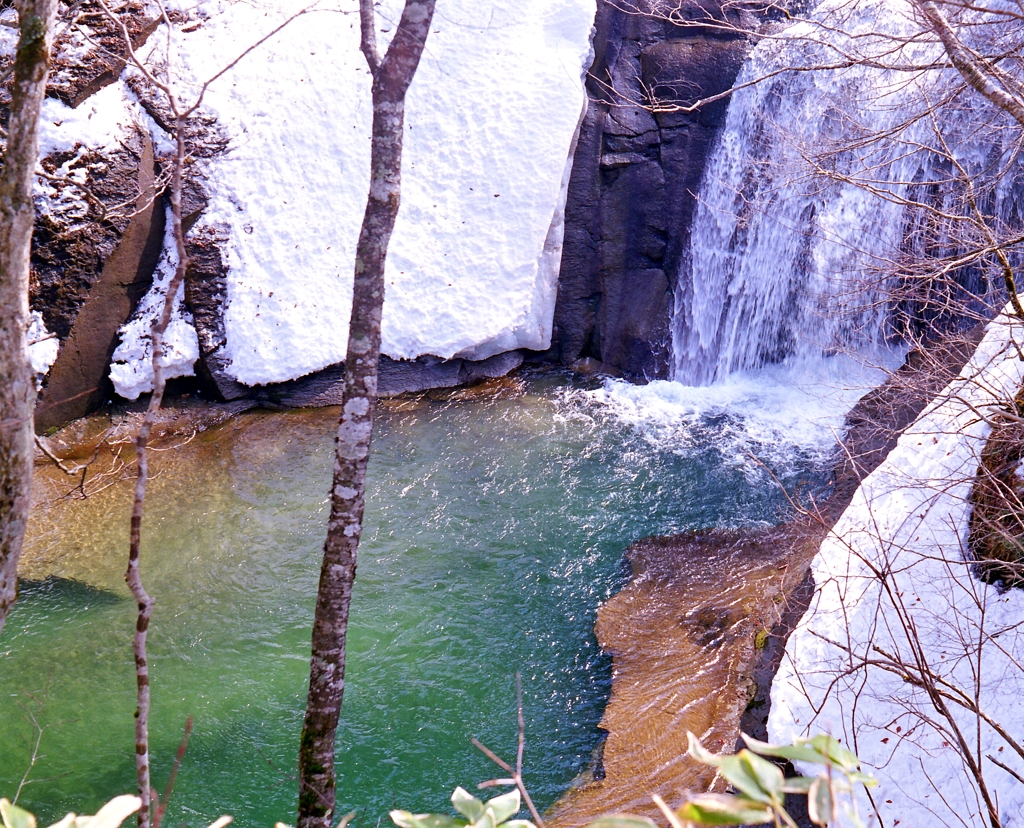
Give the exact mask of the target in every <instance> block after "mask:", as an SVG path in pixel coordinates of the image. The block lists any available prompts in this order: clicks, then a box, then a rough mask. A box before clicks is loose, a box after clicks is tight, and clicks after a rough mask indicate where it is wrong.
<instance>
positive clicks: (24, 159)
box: [0, 0, 57, 633]
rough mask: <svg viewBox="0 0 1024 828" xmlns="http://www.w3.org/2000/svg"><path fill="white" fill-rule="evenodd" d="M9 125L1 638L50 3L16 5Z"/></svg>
mask: <svg viewBox="0 0 1024 828" xmlns="http://www.w3.org/2000/svg"><path fill="white" fill-rule="evenodd" d="M17 8H18V15H19V19H20V26H21V37H20V39H19V41H18V52H17V56H16V58H15V64H14V86H13V89H12V95H11V118H10V122H9V124H8V127H7V148H6V150H5V152H4V160H3V171H2V172H0V633H2V632H3V628H4V622H5V621H6V620H7V613H8V612H9V611H10V608H11V605H12V604H13V603H14V599H15V595H16V593H17V578H18V559H19V558H20V557H21V544H22V540H23V539H24V537H25V523H26V521H27V520H28V506H29V490H30V486H31V482H32V460H33V444H32V433H33V426H32V409H33V407H34V405H35V399H36V388H35V382H34V378H33V374H32V364H31V362H30V361H29V356H28V343H27V341H26V334H27V333H28V322H29V319H28V278H29V252H30V246H31V243H32V224H33V221H34V220H35V210H34V208H33V204H32V187H33V184H34V182H35V167H36V160H37V157H38V155H39V114H40V109H41V107H42V104H43V97H44V95H45V94H46V78H47V74H48V73H49V63H50V46H51V40H52V33H53V18H54V14H55V12H56V9H57V2H56V0H22V2H20V3H18V4H17Z"/></svg>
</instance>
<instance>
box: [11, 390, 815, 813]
mask: <svg viewBox="0 0 1024 828" xmlns="http://www.w3.org/2000/svg"><path fill="white" fill-rule="evenodd" d="M566 382H567V380H566V379H565V378H564V377H557V376H556V377H552V376H546V377H538V378H533V379H531V380H529V381H528V382H527V386H526V388H525V393H521V394H518V395H513V396H512V397H510V398H504V399H501V398H491V399H466V400H458V399H455V400H452V399H449V400H438V401H431V400H424V401H422V402H421V403H419V404H417V405H415V406H413V407H412V410H406V411H396V410H390V411H388V410H384V411H383V412H382V414H381V416H380V419H379V422H378V431H377V435H376V437H375V442H374V454H373V459H372V463H371V466H370V493H369V505H368V509H367V521H366V523H367V526H368V527H369V532H368V534H367V535H366V536H365V540H364V544H363V548H362V550H361V552H360V555H361V559H360V566H359V573H358V579H357V585H356V590H355V595H354V598H353V605H352V620H351V626H350V637H349V662H348V678H349V683H348V688H347V691H346V694H345V701H344V709H343V712H342V722H341V728H340V733H339V743H338V749H339V754H338V768H339V772H340V779H339V797H338V798H339V803H340V809H341V812H342V813H343V812H344V811H346V810H349V809H357V810H358V811H359V814H360V816H359V821H358V824H359V825H360V826H376V825H378V824H386V823H387V817H386V816H385V815H386V812H387V810H388V809H390V808H393V807H396V806H399V807H403V808H407V809H411V810H428V809H429V810H441V809H444V808H445V807H446V801H447V797H448V796H449V794H450V792H451V790H452V789H453V788H454V787H455V786H456V785H458V784H461V785H464V786H466V787H470V786H472V785H474V784H475V783H476V782H478V781H482V780H485V779H488V778H491V777H493V776H494V775H495V774H496V768H495V767H494V766H493V765H491V764H490V763H489V762H488V760H487V759H485V758H484V757H483V756H482V755H480V754H479V753H478V752H477V751H476V750H475V749H474V748H473V747H472V746H471V745H470V742H469V740H470V738H471V737H472V736H477V737H479V738H480V739H481V740H482V741H483V742H484V743H486V744H487V745H489V746H490V747H491V748H493V749H494V750H495V751H497V752H498V753H499V754H504V755H506V756H511V755H513V753H514V744H515V674H516V673H517V672H520V673H522V676H523V689H524V710H525V716H526V728H527V751H526V768H527V781H528V784H529V785H530V787H531V789H532V791H533V793H534V795H535V799H536V800H537V801H538V803H539V805H540V806H541V807H545V806H547V805H549V804H550V803H552V802H553V801H554V800H555V799H556V798H557V797H558V796H559V794H560V793H561V792H563V791H564V790H565V789H566V788H567V786H569V785H570V784H571V782H572V780H573V779H574V778H575V777H576V776H577V775H578V774H580V773H581V772H583V771H585V769H586V768H587V767H588V764H589V763H590V762H591V758H592V754H593V751H594V749H595V747H596V746H597V745H598V743H599V737H600V731H599V729H598V727H597V725H598V722H599V719H600V716H601V711H602V707H603V705H604V703H605V701H606V699H607V695H608V691H609V686H610V662H609V660H608V658H607V657H605V656H604V655H602V653H601V652H600V651H599V649H598V647H597V645H596V642H595V639H594V636H593V622H594V616H595V610H596V608H597V606H598V605H599V604H600V602H601V601H602V600H604V599H605V598H607V597H608V596H609V595H610V594H611V593H612V592H613V591H615V590H616V589H617V588H619V587H620V586H621V584H622V583H623V581H624V578H625V577H626V575H627V573H626V572H625V571H624V569H623V565H622V552H623V549H624V548H625V547H626V546H627V545H628V544H629V543H630V542H632V541H634V540H637V539H638V538H641V537H643V536H645V535H650V534H654V533H665V532H672V531H678V530H681V529H685V528H688V527H694V526H707V525H715V524H729V525H736V524H739V523H752V522H757V521H761V520H769V519H772V518H774V517H776V516H777V514H778V513H779V511H780V509H781V508H782V507H783V503H784V501H783V498H782V497H781V495H780V494H779V493H778V491H777V489H775V487H774V486H772V485H771V484H770V483H769V482H768V481H767V480H766V479H764V478H763V477H762V478H756V475H755V476H754V478H752V477H751V474H750V472H749V469H747V470H744V469H743V468H742V464H737V463H736V462H733V460H734V458H732V459H729V456H727V455H730V452H733V453H734V451H733V449H723V448H721V447H718V446H716V445H715V444H714V441H713V440H712V438H711V436H709V435H713V434H714V432H715V429H714V428H712V427H709V428H708V429H707V433H706V434H704V433H703V432H700V429H697V431H695V432H694V434H695V435H696V436H693V438H692V440H691V445H690V446H689V448H688V449H687V450H686V451H685V452H680V451H672V450H667V449H666V448H665V447H663V446H660V445H659V443H658V441H657V440H653V439H651V437H650V434H649V433H647V432H644V430H643V429H642V428H640V427H639V426H636V427H634V426H630V425H628V424H625V423H623V422H622V421H621V420H620V419H616V418H615V417H613V416H612V415H611V414H610V413H608V411H606V410H605V409H604V408H602V407H601V406H600V405H598V404H597V403H596V402H595V401H594V400H593V399H592V398H590V397H587V396H586V395H585V394H583V393H582V392H580V391H579V390H576V391H573V390H571V389H568V388H567V385H566ZM334 417H335V412H334V411H312V412H291V413H269V412H257V413H251V414H246V415H242V416H241V417H239V418H236V419H235V420H233V421H232V422H231V423H229V424H227V425H226V426H222V427H220V428H217V429H213V430H210V431H207V432H205V433H202V434H200V435H199V436H197V437H196V438H195V439H194V440H193V441H192V442H190V443H189V444H188V445H186V446H184V447H182V448H180V449H177V450H172V451H168V452H165V453H163V454H161V455H160V456H159V457H158V458H157V459H156V461H155V465H156V472H157V473H158V477H157V479H156V480H155V481H154V483H153V486H152V495H151V499H150V504H149V512H148V514H147V518H146V524H145V538H144V564H143V566H144V573H145V579H146V582H147V586H148V588H149V590H150V592H151V593H152V594H153V595H154V596H155V597H156V599H157V605H156V610H155V614H154V618H153V624H152V628H151V629H152V632H151V635H150V646H151V669H152V677H153V678H152V680H153V714H152V731H153V735H152V755H153V767H154V780H155V783H156V784H157V785H158V786H162V785H163V784H164V781H165V780H166V777H167V773H168V770H169V767H170V760H171V758H172V756H173V753H174V750H175V748H176V746H177V743H178V740H179V738H180V736H181V732H182V727H183V725H184V722H185V719H186V717H187V716H188V715H190V714H191V715H193V716H194V718H195V732H194V734H193V736H192V741H191V745H190V746H189V750H188V755H187V758H186V760H185V764H184V767H183V768H182V772H181V776H180V778H179V781H178V785H177V788H176V790H175V794H174V798H173V801H172V804H171V807H170V814H169V820H170V821H169V822H168V823H167V824H168V826H171V825H175V826H176V825H179V824H187V825H190V826H200V825H205V824H207V822H209V821H211V820H212V819H214V818H216V817H217V816H218V815H220V814H222V813H227V814H233V815H234V816H235V818H236V820H237V823H238V824H243V825H253V826H267V828H269V826H271V825H272V824H273V823H274V821H275V820H284V821H286V822H289V821H292V820H293V812H294V802H295V798H296V793H295V792H296V782H295V777H294V764H295V757H296V752H297V751H296V746H297V742H298V735H299V730H300V726H301V721H302V710H303V703H304V700H305V682H306V677H307V659H308V652H309V627H310V621H311V617H312V608H313V600H314V592H315V587H316V579H317V574H318V566H319V556H320V546H321V543H322V538H323V533H324V525H325V520H326V508H327V507H326V502H325V501H326V496H325V495H326V491H327V488H328V482H329V474H330V465H331V452H332V446H331V437H332V433H333V421H334ZM809 466H810V463H809V462H808V463H804V464H800V463H796V464H795V465H794V466H793V468H791V469H789V470H788V472H787V474H788V475H789V478H788V479H794V480H795V479H796V477H799V476H801V475H803V474H805V473H806V472H807V471H808V469H809ZM755 478H756V479H755ZM40 485H46V486H50V487H51V488H52V492H50V491H49V490H47V491H48V492H49V494H48V495H47V499H48V500H49V503H48V505H47V506H46V508H45V511H44V512H43V513H41V514H40V515H39V516H38V517H37V518H36V519H35V522H34V524H33V526H32V528H31V538H30V542H29V544H28V549H27V551H26V556H25V567H24V571H25V574H26V575H27V576H28V578H29V580H27V581H26V582H25V583H24V584H23V590H22V595H21V599H20V601H19V603H18V604H17V606H16V608H15V610H14V612H13V613H12V615H11V617H10V619H9V620H8V623H7V627H6V629H5V631H4V635H3V639H2V640H0V795H7V796H11V795H12V794H13V792H14V790H15V789H16V788H17V786H18V783H19V781H20V780H21V778H22V775H23V773H24V772H25V770H26V768H27V767H28V764H29V757H30V752H31V743H32V742H33V740H34V738H35V731H34V729H33V726H32V725H31V723H30V722H29V720H28V717H27V714H30V713H31V714H33V715H35V714H37V715H38V719H39V722H40V724H41V725H45V726H46V729H45V731H44V732H43V737H42V742H41V750H40V753H41V757H40V758H39V759H38V761H37V762H36V764H35V766H34V767H33V768H32V772H31V783H30V784H29V785H27V786H26V787H25V788H24V790H23V792H22V794H21V804H23V805H24V806H26V807H28V808H30V809H32V810H34V811H36V812H37V813H38V814H39V815H40V817H41V818H42V819H45V820H52V819H57V818H59V817H60V816H62V815H63V814H64V813H65V812H66V811H68V810H72V809H73V810H76V811H79V812H89V813H91V812H92V810H93V809H95V808H96V807H98V806H99V805H100V804H101V803H102V802H103V801H105V800H106V799H107V798H109V797H111V796H113V795H115V794H117V793H123V792H131V791H132V790H133V787H134V766H133V756H132V745H133V731H132V727H133V725H132V711H133V710H134V675H133V671H132V661H131V652H130V634H131V630H132V626H133V622H134V612H133V605H132V601H131V600H130V597H129V595H128V592H127V589H126V587H125V585H124V582H123V579H122V573H123V570H124V562H125V549H126V546H127V517H128V514H127V510H128V501H127V497H128V495H127V489H126V487H124V486H120V487H113V488H111V489H108V490H106V491H104V492H101V493H99V494H97V495H95V496H93V497H91V498H89V499H88V500H85V501H81V500H72V499H70V498H65V499H63V500H59V499H54V497H55V496H56V495H59V494H61V491H66V490H67V489H69V488H70V484H66V483H63V484H61V483H60V481H58V482H57V483H51V482H48V481H41V482H40ZM61 485H63V490H61V488H60V486H61ZM382 820H383V821H382ZM44 824H45V823H44ZM387 824H389V823H387Z"/></svg>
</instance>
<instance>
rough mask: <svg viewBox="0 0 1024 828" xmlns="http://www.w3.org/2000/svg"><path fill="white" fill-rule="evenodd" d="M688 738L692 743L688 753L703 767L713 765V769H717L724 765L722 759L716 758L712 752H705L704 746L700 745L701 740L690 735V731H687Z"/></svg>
mask: <svg viewBox="0 0 1024 828" xmlns="http://www.w3.org/2000/svg"><path fill="white" fill-rule="evenodd" d="M686 738H687V741H689V743H690V746H689V748H688V749H687V753H689V754H690V756H692V757H693V758H694V759H696V760H697V761H698V762H700V763H701V764H702V765H711V766H712V767H715V768H717V767H718V766H719V765H721V764H722V757H721V756H716V755H715V754H713V753H711V752H710V751H708V750H705V748H704V745H702V744H701V743H700V739H698V738H697V737H696V736H694V735H693V734H692V733H690V731H686Z"/></svg>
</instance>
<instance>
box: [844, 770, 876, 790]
mask: <svg viewBox="0 0 1024 828" xmlns="http://www.w3.org/2000/svg"><path fill="white" fill-rule="evenodd" d="M846 776H847V778H849V780H850V781H851V782H852V783H853V784H855V785H856V784H857V783H858V782H860V784H861V785H863V786H864V787H865V788H873V787H875V785H877V784H878V780H877V779H875V777H873V776H872V775H871V774H870V773H864V772H862V771H851V772H850V773H847V774H846Z"/></svg>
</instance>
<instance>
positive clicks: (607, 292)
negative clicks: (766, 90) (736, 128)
mask: <svg viewBox="0 0 1024 828" xmlns="http://www.w3.org/2000/svg"><path fill="white" fill-rule="evenodd" d="M727 8H728V10H723V8H722V7H721V6H716V5H714V4H713V3H705V4H703V5H702V4H699V3H698V2H685V3H678V2H673V3H670V4H668V3H665V2H663V0H632V2H611V0H604V1H603V2H601V3H599V5H598V13H597V20H596V35H595V39H594V50H595V59H594V64H593V67H592V69H591V72H590V75H589V78H588V82H587V93H588V95H589V98H590V107H589V109H588V111H587V114H586V117H585V120H584V123H583V126H582V129H581V132H580V138H579V143H578V145H577V149H576V155H575V162H574V165H573V171H572V177H571V180H570V183H569V193H568V201H567V204H566V210H565V228H566V229H565V240H564V243H563V251H562V266H561V274H560V277H559V288H558V301H557V305H556V308H555V319H554V329H555V332H554V338H553V344H554V347H555V349H556V352H557V355H558V357H559V358H560V359H561V361H562V362H563V363H564V364H571V363H573V362H575V361H576V360H578V359H580V358H592V359H596V360H598V361H600V362H602V363H604V364H605V365H607V366H611V367H613V368H615V369H618V370H619V371H621V372H622V373H624V374H625V375H626V376H628V377H630V378H634V379H643V378H647V379H653V378H666V377H667V376H668V373H669V349H670V341H669V340H670V335H669V320H670V317H671V314H672V303H673V295H674V291H675V283H676V279H677V275H678V272H679V267H680V262H681V260H682V257H683V256H684V255H685V251H686V248H687V243H688V241H689V228H690V221H691V219H692V216H693V210H694V207H695V205H696V193H697V189H698V187H699V185H700V180H701V176H702V174H703V172H704V165H705V163H706V160H707V157H708V153H709V150H710V149H711V146H712V144H713V142H714V140H715V136H716V135H717V132H718V129H719V127H720V126H721V125H722V123H723V121H724V116H725V111H726V108H727V106H728V99H727V98H722V99H720V100H717V101H715V102H712V103H709V104H707V105H704V106H701V107H699V108H697V109H695V110H694V111H692V112H690V111H686V110H687V108H688V107H691V106H692V105H693V104H694V103H696V102H697V101H700V100H703V99H706V98H711V97H713V96H716V95H719V94H720V93H723V92H725V91H726V90H728V89H729V87H730V86H731V85H732V82H733V80H734V79H735V78H736V75H737V73H738V72H739V69H740V66H741V64H742V63H743V59H744V57H745V56H746V54H747V51H748V48H749V43H748V40H747V39H746V37H745V36H744V35H743V32H745V31H750V30H751V29H752V27H753V26H754V25H756V21H755V20H754V19H753V17H752V16H750V15H749V14H747V13H745V12H742V11H736V10H735V9H737V8H739V7H736V6H729V7H727Z"/></svg>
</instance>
